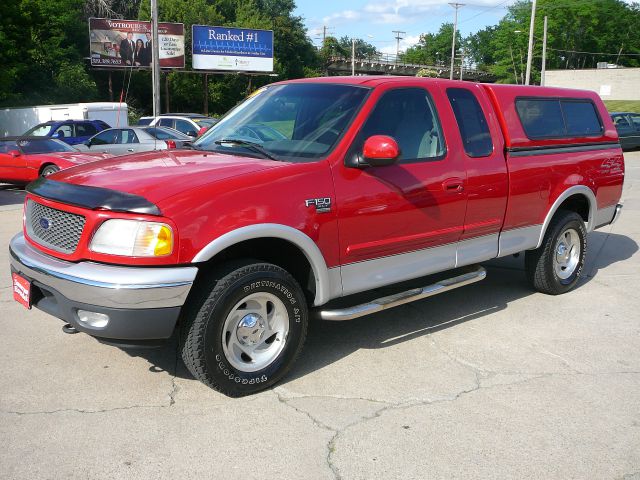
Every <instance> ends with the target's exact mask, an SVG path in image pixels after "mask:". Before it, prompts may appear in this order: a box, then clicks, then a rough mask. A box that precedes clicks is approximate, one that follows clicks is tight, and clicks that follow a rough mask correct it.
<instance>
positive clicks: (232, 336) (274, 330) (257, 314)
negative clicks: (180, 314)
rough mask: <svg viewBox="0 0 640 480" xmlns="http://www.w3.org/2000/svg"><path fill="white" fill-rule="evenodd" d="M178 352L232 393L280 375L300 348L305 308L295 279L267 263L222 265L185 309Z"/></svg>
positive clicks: (201, 375) (197, 373)
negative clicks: (179, 350) (180, 351)
mask: <svg viewBox="0 0 640 480" xmlns="http://www.w3.org/2000/svg"><path fill="white" fill-rule="evenodd" d="M183 321H184V323H183V325H182V330H181V350H182V358H183V360H184V363H185V365H186V366H187V368H188V369H189V371H190V372H191V373H192V374H193V376H194V377H196V378H197V379H198V380H200V381H202V382H203V383H205V384H206V385H208V386H210V387H211V388H214V389H215V390H218V391H220V392H222V393H224V394H226V395H229V396H232V397H239V396H243V395H248V394H252V393H255V392H258V391H260V390H263V389H265V388H268V387H270V386H271V385H273V384H275V383H276V382H277V381H278V380H280V379H281V378H282V377H283V376H284V375H285V374H286V373H287V371H288V370H289V368H290V367H291V365H293V363H294V361H295V359H296V357H297V356H298V354H299V353H300V351H301V349H302V345H303V343H304V340H305V337H306V334H307V323H308V313H307V305H306V300H305V296H304V294H303V292H302V290H301V288H300V287H299V285H298V283H297V282H296V281H295V279H294V278H293V277H292V276H291V275H290V274H289V273H287V272H286V271H285V270H283V269H282V268H280V267H278V266H276V265H272V264H269V263H260V262H257V261H246V262H242V263H236V264H233V265H227V266H226V267H223V268H222V269H220V270H219V271H218V272H217V273H216V274H214V275H213V278H212V280H211V282H210V283H208V284H206V285H203V286H202V287H201V291H200V294H199V295H197V296H196V298H194V299H193V301H192V302H191V305H189V306H188V308H187V310H186V315H185V318H184V319H183Z"/></svg>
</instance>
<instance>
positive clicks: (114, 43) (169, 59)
mask: <svg viewBox="0 0 640 480" xmlns="http://www.w3.org/2000/svg"><path fill="white" fill-rule="evenodd" d="M89 39H90V51H91V65H92V66H94V67H125V68H127V67H132V68H151V61H152V48H153V46H152V35H151V22H145V21H140V20H120V19H113V20H111V19H107V18H90V19H89ZM158 46H159V51H160V68H184V57H185V56H184V24H182V23H164V22H159V23H158Z"/></svg>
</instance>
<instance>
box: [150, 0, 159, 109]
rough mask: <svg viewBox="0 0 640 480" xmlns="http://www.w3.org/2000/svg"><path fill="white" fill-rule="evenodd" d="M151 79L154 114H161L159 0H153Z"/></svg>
mask: <svg viewBox="0 0 640 480" xmlns="http://www.w3.org/2000/svg"><path fill="white" fill-rule="evenodd" d="M151 37H152V40H151V60H152V62H151V63H152V64H153V65H152V67H151V79H152V82H153V116H154V117H155V116H158V115H160V112H161V110H160V49H159V48H158V0H151Z"/></svg>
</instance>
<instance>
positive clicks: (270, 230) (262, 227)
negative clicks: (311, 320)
mask: <svg viewBox="0 0 640 480" xmlns="http://www.w3.org/2000/svg"><path fill="white" fill-rule="evenodd" d="M256 238H279V239H282V240H286V241H288V242H290V243H292V244H293V245H295V246H296V247H298V248H299V249H300V250H301V251H302V253H303V254H304V256H305V257H306V258H307V260H308V261H309V264H310V265H311V269H312V271H313V276H314V278H315V283H316V297H315V300H314V305H322V304H323V303H326V302H328V301H329V300H330V299H331V298H332V295H331V292H332V288H331V282H330V276H329V269H328V268H327V264H326V262H325V261H324V257H323V255H322V252H320V249H319V248H318V246H317V245H316V243H315V242H314V241H313V240H312V239H311V238H310V237H309V236H308V235H306V234H305V233H303V232H301V231H300V230H297V229H295V228H293V227H289V226H287V225H281V224H279V223H259V224H255V225H248V226H246V227H241V228H238V229H236V230H231V231H230V232H227V233H225V234H224V235H221V236H220V237H218V238H216V239H215V240H213V241H212V242H210V243H209V244H208V245H206V246H205V247H204V248H203V249H202V250H200V251H199V252H198V253H197V254H196V256H195V257H193V259H192V260H191V262H192V263H198V262H206V261H208V260H210V259H212V258H213V257H214V256H216V255H217V254H218V253H220V252H221V251H223V250H225V249H226V248H229V247H231V246H233V245H236V244H238V243H240V242H244V241H246V240H254V239H256Z"/></svg>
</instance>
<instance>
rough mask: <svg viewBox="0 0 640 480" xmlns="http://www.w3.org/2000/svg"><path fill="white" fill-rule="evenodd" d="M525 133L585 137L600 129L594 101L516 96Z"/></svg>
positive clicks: (537, 136)
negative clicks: (519, 97)
mask: <svg viewBox="0 0 640 480" xmlns="http://www.w3.org/2000/svg"><path fill="white" fill-rule="evenodd" d="M516 110H517V111H518V116H519V117H520V121H521V122H522V127H523V128H524V131H525V133H526V134H527V137H529V138H531V139H536V138H562V137H589V136H594V135H598V134H600V133H601V132H602V123H601V122H600V117H598V113H597V112H596V108H595V105H594V104H593V103H592V102H591V101H589V100H573V99H558V98H535V99H518V100H516Z"/></svg>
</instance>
